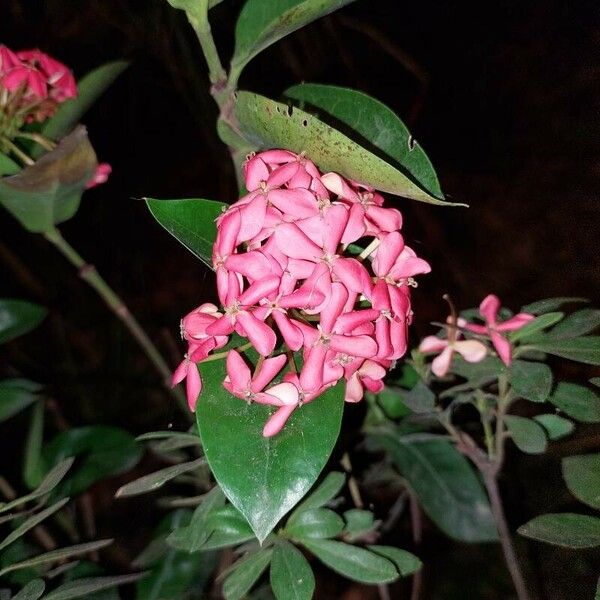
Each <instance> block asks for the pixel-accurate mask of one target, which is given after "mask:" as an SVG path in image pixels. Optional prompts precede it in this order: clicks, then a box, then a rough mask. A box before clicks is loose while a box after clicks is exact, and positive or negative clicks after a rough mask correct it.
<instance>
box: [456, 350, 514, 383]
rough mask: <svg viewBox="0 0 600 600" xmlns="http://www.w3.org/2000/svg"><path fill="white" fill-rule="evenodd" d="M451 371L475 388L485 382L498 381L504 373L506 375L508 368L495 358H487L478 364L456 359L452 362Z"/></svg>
mask: <svg viewBox="0 0 600 600" xmlns="http://www.w3.org/2000/svg"><path fill="white" fill-rule="evenodd" d="M451 371H452V373H455V374H456V375H460V377H464V378H465V379H467V380H468V381H469V382H470V383H471V384H472V385H473V387H478V386H479V385H481V384H483V383H485V382H488V381H493V380H494V379H497V378H498V376H499V375H501V374H502V373H506V367H505V366H504V363H503V362H502V361H501V360H500V359H499V358H496V357H495V356H487V357H486V358H484V359H483V360H482V361H480V362H478V363H470V362H467V361H466V360H464V359H462V358H456V359H454V360H453V361H452V366H451Z"/></svg>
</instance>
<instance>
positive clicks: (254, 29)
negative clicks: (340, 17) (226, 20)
mask: <svg viewBox="0 0 600 600" xmlns="http://www.w3.org/2000/svg"><path fill="white" fill-rule="evenodd" d="M352 1H353V0H277V2H273V0H247V2H246V4H244V7H243V8H242V10H241V12H240V16H239V17H238V20H237V24H236V27H235V50H234V53H233V58H232V59H231V66H232V71H234V72H236V73H240V72H241V71H242V69H243V68H244V67H245V66H246V65H247V64H248V63H249V62H250V61H251V60H252V59H253V58H254V57H255V56H256V55H257V54H258V53H259V52H262V51H263V50H264V49H265V48H268V47H269V46H270V45H271V44H274V43H275V42H276V41H277V40H280V39H281V38H283V37H285V36H286V35H289V34H290V33H293V32H294V31H296V30H297V29H300V28H301V27H304V26H305V25H308V23H310V22H311V21H314V20H315V19H318V18H319V17H323V16H325V15H328V14H329V13H332V12H333V11H335V10H338V9H339V8H341V7H342V6H345V5H346V4H349V3H350V2H352Z"/></svg>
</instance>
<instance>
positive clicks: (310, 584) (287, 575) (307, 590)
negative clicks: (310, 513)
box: [270, 540, 315, 600]
mask: <svg viewBox="0 0 600 600" xmlns="http://www.w3.org/2000/svg"><path fill="white" fill-rule="evenodd" d="M270 577H271V589H272V590H273V593H274V594H275V598H276V599H277V600H311V598H312V597H313V593H314V591H315V576H314V575H313V572H312V569H311V568H310V565H309V564H308V561H307V560H306V558H304V555H303V554H302V552H300V550H298V548H296V547H295V546H293V545H292V544H290V543H289V542H286V541H285V540H278V542H277V544H276V545H275V548H274V549H273V558H272V559H271V572H270Z"/></svg>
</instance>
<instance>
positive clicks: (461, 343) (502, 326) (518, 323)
mask: <svg viewBox="0 0 600 600" xmlns="http://www.w3.org/2000/svg"><path fill="white" fill-rule="evenodd" d="M500 306H501V304H500V299H499V298H498V296H496V295H494V294H489V295H488V296H486V297H485V298H484V299H483V300H482V301H481V304H480V305H479V314H480V315H481V317H482V319H483V320H484V322H485V324H484V325H479V324H476V323H467V321H465V319H460V318H459V319H453V318H452V317H448V320H447V323H448V337H447V338H439V337H436V336H435V335H430V336H427V337H426V338H424V339H423V340H422V341H421V344H420V345H419V350H420V351H421V352H425V353H427V354H429V353H438V352H439V353H440V354H439V355H438V356H436V357H435V358H434V359H433V361H432V363H431V371H432V372H433V374H434V375H437V376H438V377H444V375H446V374H447V373H448V371H449V370H450V366H451V365H452V359H453V357H454V353H455V352H458V353H459V354H460V355H461V356H462V357H463V358H464V359H465V360H466V361H467V362H473V363H476V362H480V361H482V360H483V359H484V358H485V356H486V355H487V353H488V347H487V346H486V345H485V344H484V343H483V342H481V341H478V340H474V339H469V340H461V339H460V337H461V332H460V331H459V328H462V329H465V330H467V331H470V332H472V333H475V334H477V335H478V336H484V337H485V338H487V339H489V340H490V341H491V343H492V346H493V347H494V349H495V351H496V353H497V354H498V357H499V358H500V360H502V362H503V363H504V364H505V365H506V366H507V367H509V366H510V364H511V362H512V345H511V343H510V340H508V339H507V338H506V337H505V336H504V335H502V334H503V333H506V332H509V331H517V330H518V329H521V327H524V326H525V325H527V323H529V322H530V321H532V320H533V319H534V318H535V317H534V315H530V314H529V313H519V314H517V315H515V316H513V317H511V318H510V319H507V320H506V321H500V322H499V321H498V313H499V312H500ZM454 320H455V321H456V322H455V323H453V321H454Z"/></svg>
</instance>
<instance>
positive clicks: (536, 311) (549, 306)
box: [521, 296, 589, 315]
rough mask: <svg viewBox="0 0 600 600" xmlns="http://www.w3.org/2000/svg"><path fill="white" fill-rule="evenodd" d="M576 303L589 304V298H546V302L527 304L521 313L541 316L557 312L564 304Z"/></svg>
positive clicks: (539, 301)
mask: <svg viewBox="0 0 600 600" xmlns="http://www.w3.org/2000/svg"><path fill="white" fill-rule="evenodd" d="M575 302H589V300H588V299H587V298H573V297H568V296H564V297H561V298H546V299H545V300H538V301H537V302H532V303H531V304H526V305H525V306H523V307H522V308H521V312H526V313H531V314H533V315H541V314H543V313H547V312H551V311H554V310H557V309H559V308H561V306H563V304H571V303H575Z"/></svg>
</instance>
